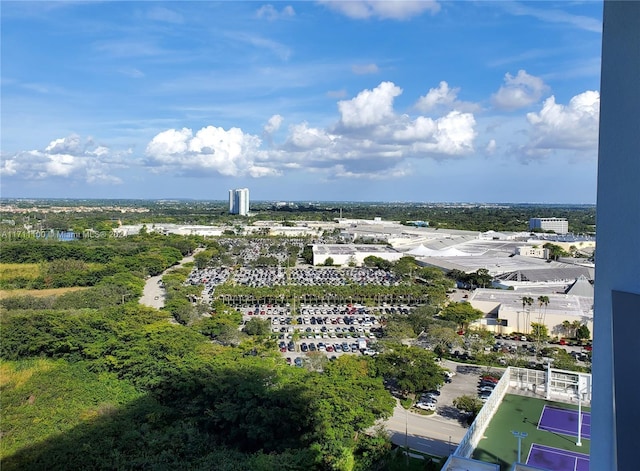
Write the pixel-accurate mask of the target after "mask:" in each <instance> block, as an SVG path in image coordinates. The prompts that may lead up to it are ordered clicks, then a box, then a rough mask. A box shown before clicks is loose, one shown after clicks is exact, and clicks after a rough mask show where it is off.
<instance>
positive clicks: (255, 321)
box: [243, 317, 271, 337]
mask: <svg viewBox="0 0 640 471" xmlns="http://www.w3.org/2000/svg"><path fill="white" fill-rule="evenodd" d="M243 330H244V332H245V333H246V334H247V335H252V336H257V337H265V336H267V335H269V334H271V322H269V321H268V320H266V319H260V318H258V317H253V318H251V319H249V320H248V321H247V323H246V324H245V326H244V329H243Z"/></svg>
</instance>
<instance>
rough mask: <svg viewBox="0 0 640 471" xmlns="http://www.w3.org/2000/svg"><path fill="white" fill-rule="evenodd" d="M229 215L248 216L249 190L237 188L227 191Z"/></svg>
mask: <svg viewBox="0 0 640 471" xmlns="http://www.w3.org/2000/svg"><path fill="white" fill-rule="evenodd" d="M229 213H230V214H239V215H240V216H248V215H249V189H248V188H237V189H235V190H229Z"/></svg>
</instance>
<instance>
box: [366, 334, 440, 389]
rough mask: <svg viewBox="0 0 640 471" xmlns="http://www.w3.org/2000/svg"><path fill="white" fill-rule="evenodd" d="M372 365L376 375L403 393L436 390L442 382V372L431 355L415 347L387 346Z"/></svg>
mask: <svg viewBox="0 0 640 471" xmlns="http://www.w3.org/2000/svg"><path fill="white" fill-rule="evenodd" d="M374 364H375V367H376V371H377V372H378V374H380V375H382V376H383V377H384V378H385V380H387V381H389V382H391V383H392V384H395V385H396V386H397V387H398V388H400V389H401V390H402V391H404V392H405V393H411V394H415V393H417V392H420V391H427V390H429V389H437V388H438V387H439V386H441V385H442V383H443V381H444V379H443V370H442V368H440V367H439V366H438V365H437V363H436V362H435V360H434V355H433V353H431V352H429V351H427V350H424V349H421V348H417V347H409V346H406V345H401V344H392V345H389V346H388V347H387V348H386V349H385V351H384V352H383V353H381V354H379V355H376V357H375V359H374Z"/></svg>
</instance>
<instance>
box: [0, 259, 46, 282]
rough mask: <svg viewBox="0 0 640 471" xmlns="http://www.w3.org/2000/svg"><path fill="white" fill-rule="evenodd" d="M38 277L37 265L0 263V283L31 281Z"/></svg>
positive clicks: (38, 269) (38, 267)
mask: <svg viewBox="0 0 640 471" xmlns="http://www.w3.org/2000/svg"><path fill="white" fill-rule="evenodd" d="M38 276H40V266H39V265H38V264H37V263H0V281H6V280H13V279H15V278H25V279H28V280H33V279H35V278H37V277H38Z"/></svg>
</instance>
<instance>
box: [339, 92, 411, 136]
mask: <svg viewBox="0 0 640 471" xmlns="http://www.w3.org/2000/svg"><path fill="white" fill-rule="evenodd" d="M400 94H402V89H401V88H400V87H398V86H396V85H395V84H394V83H393V82H382V83H381V84H380V85H378V86H377V87H376V88H374V89H373V90H364V91H362V92H360V93H359V94H358V95H357V96H356V97H355V98H353V99H351V100H345V101H340V102H338V110H339V111H340V114H341V122H342V124H344V125H345V126H346V127H348V128H359V127H365V126H372V125H376V124H381V123H383V122H384V121H386V120H387V119H389V118H391V117H393V114H394V113H393V99H394V98H395V97H397V96H399V95H400Z"/></svg>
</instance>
